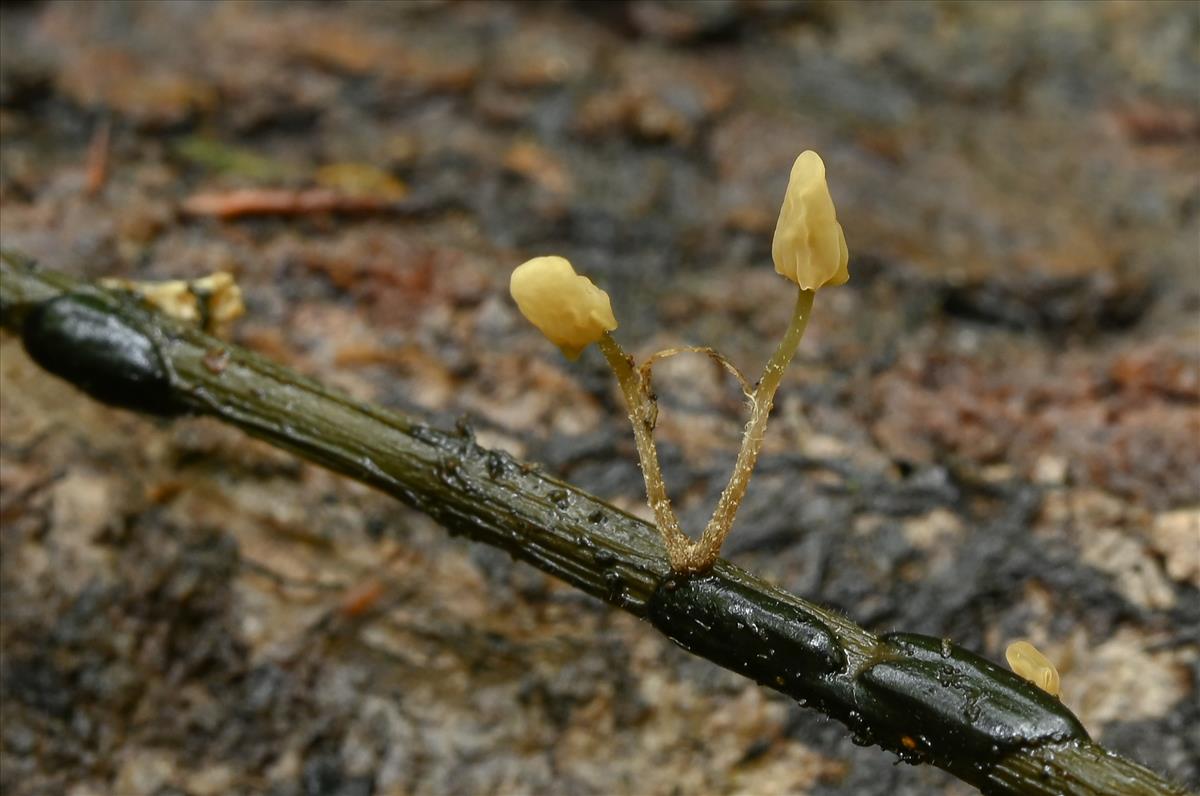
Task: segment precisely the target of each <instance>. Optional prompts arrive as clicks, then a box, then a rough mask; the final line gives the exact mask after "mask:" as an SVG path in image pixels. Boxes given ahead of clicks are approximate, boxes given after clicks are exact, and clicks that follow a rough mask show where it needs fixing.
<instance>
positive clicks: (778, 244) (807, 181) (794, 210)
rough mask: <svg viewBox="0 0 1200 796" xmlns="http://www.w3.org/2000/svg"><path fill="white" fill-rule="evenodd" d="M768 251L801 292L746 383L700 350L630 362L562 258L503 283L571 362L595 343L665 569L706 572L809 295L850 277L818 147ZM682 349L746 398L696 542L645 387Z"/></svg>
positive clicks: (610, 319)
mask: <svg viewBox="0 0 1200 796" xmlns="http://www.w3.org/2000/svg"><path fill="white" fill-rule="evenodd" d="M771 253H772V256H773V258H774V260H775V270H776V271H778V272H779V273H780V274H781V275H782V276H784V277H786V278H787V279H789V280H791V281H792V282H794V283H795V284H796V285H797V286H798V288H799V292H798V293H797V295H796V304H795V308H794V309H793V311H792V318H791V322H790V323H789V324H788V328H787V330H786V331H785V332H784V335H783V338H782V339H781V340H780V341H779V345H778V346H777V347H776V349H775V353H774V354H772V355H771V358H770V360H768V362H767V365H766V367H765V368H764V369H763V374H762V377H761V378H760V379H759V380H758V383H757V385H756V386H755V387H754V388H753V389H751V388H750V387H749V385H748V383H747V381H746V379H745V377H743V376H742V375H741V371H739V370H738V369H737V368H736V367H735V366H734V365H733V364H732V363H731V362H729V361H728V360H727V359H725V357H723V356H721V355H720V354H719V353H717V352H716V351H714V350H712V349H711V348H706V347H697V346H681V347H677V348H672V349H668V350H666V351H660V352H658V353H656V354H653V355H651V357H650V358H649V359H648V360H647V361H646V363H645V364H643V365H642V366H641V367H640V368H638V367H636V366H635V364H634V361H633V359H632V358H631V357H629V356H628V355H627V354H626V353H625V352H624V351H623V350H622V349H621V346H620V345H619V344H618V343H617V341H616V340H614V339H613V337H612V335H610V334H609V332H611V331H612V330H613V329H616V328H617V321H616V318H615V317H614V316H613V313H612V306H611V304H610V302H609V299H608V294H607V293H605V292H604V291H603V290H601V289H600V288H598V287H596V286H595V285H594V284H592V282H591V280H589V279H588V278H587V277H584V276H580V275H578V274H576V273H575V269H574V268H572V267H571V264H570V263H569V262H567V261H566V260H565V259H563V258H562V257H535V258H534V259H532V260H529V261H528V262H525V263H523V264H522V265H520V266H518V267H517V268H516V270H515V271H513V274H512V279H511V281H510V283H509V289H510V291H511V293H512V296H513V299H514V300H515V301H516V302H517V307H518V308H519V309H520V310H521V314H522V315H524V316H525V317H526V318H527V319H528V320H529V321H530V323H532V324H533V325H534V326H536V327H537V328H538V329H539V330H540V331H541V332H542V334H544V335H545V336H546V337H547V338H549V339H550V341H551V342H552V343H554V344H555V345H557V346H558V347H559V349H561V350H562V352H563V353H564V354H565V355H566V356H567V357H568V358H570V359H575V358H576V357H578V356H579V354H580V352H581V351H582V350H583V349H584V348H586V347H587V346H588V345H590V344H592V343H597V344H598V345H599V348H600V351H601V353H603V354H604V357H605V359H606V360H607V361H608V364H609V367H611V368H612V370H613V373H614V374H615V375H616V377H617V381H618V382H619V383H620V385H621V390H622V392H623V393H624V396H625V403H626V405H627V407H628V409H629V420H630V422H631V423H632V425H633V435H634V441H635V443H636V445H637V451H638V458H639V459H640V461H641V465H642V475H643V476H644V478H645V481H646V497H647V499H648V502H649V504H650V508H651V509H652V510H653V511H654V519H655V523H656V525H657V526H658V531H659V533H660V534H661V535H662V538H663V543H664V544H665V546H666V549H667V557H668V559H669V560H670V562H671V568H672V569H673V570H674V571H676V572H704V571H706V570H708V569H709V568H711V567H712V565H713V564H715V563H716V561H717V557H718V556H719V554H720V552H721V545H722V544H723V543H724V541H725V538H726V536H728V534H729V531H730V529H731V528H732V527H733V521H734V518H735V516H736V514H737V510H738V507H739V506H740V505H741V502H742V498H743V496H744V495H745V493H746V487H747V485H748V484H749V481H750V475H751V473H752V472H753V471H754V465H755V463H756V462H757V461H758V454H759V451H761V450H762V444H763V434H764V432H765V430H766V425H767V417H768V415H769V414H770V412H771V407H772V405H773V404H774V401H775V391H776V390H777V389H778V388H779V385H780V383H781V382H782V381H783V374H784V372H785V371H786V370H787V366H788V363H790V362H791V360H792V357H793V356H794V355H795V353H796V349H797V347H798V346H799V345H800V339H801V338H802V337H803V336H804V330H805V328H806V327H807V325H808V319H809V317H810V316H811V315H812V304H813V296H814V293H815V291H817V290H818V289H819V288H822V287H826V286H831V285H840V284H843V283H844V282H845V281H846V280H847V279H848V278H849V272H848V270H847V261H848V258H849V255H848V252H847V249H846V237H845V235H844V234H843V232H842V226H841V224H839V223H838V220H837V213H836V211H835V209H834V206H833V199H832V198H831V197H830V195H829V187H828V186H827V185H826V183H825V164H824V163H823V162H822V161H821V158H820V156H819V155H817V153H816V152H813V151H811V150H809V151H806V152H803V153H801V155H800V156H799V157H797V158H796V161H795V163H794V164H793V165H792V170H791V177H790V180H789V182H788V189H787V194H786V195H785V196H784V200H783V207H782V209H781V210H780V212H779V223H778V225H777V227H776V229H775V238H774V241H773V243H772V247H771ZM685 352H699V353H704V354H706V355H707V356H710V357H712V358H714V359H715V360H716V361H718V362H719V363H720V364H721V365H722V366H724V367H725V368H726V369H727V370H729V371H730V372H731V373H733V374H734V375H735V376H736V377H737V378H738V381H739V382H740V383H741V385H742V388H743V390H744V391H745V393H746V397H747V399H748V401H749V404H750V419H749V422H747V424H746V429H745V433H744V434H743V436H742V446H741V449H740V450H739V451H738V456H737V461H736V462H735V464H734V467H733V473H732V474H731V475H730V477H729V483H728V484H727V485H726V487H725V489H724V490H723V491H722V493H721V497H720V498H719V499H718V501H717V507H716V509H715V510H714V511H713V515H712V518H711V519H710V520H709V522H708V525H707V526H706V527H705V528H704V532H703V533H702V534H701V536H700V538H699V539H698V540H696V541H694V542H693V541H692V540H691V539H690V538H689V537H688V536H686V535H685V534H684V533H683V531H682V530H681V529H680V527H679V519H678V517H677V516H676V514H675V510H674V509H673V508H672V506H671V499H670V497H669V496H668V494H667V489H666V486H665V485H664V483H663V478H662V471H661V468H660V467H659V463H658V453H657V450H656V449H655V447H654V439H653V429H654V420H655V418H656V417H657V415H658V405H657V403H656V401H655V397H654V392H653V389H652V388H651V384H650V378H651V374H650V370H651V368H652V366H653V364H654V362H655V361H657V360H660V359H663V358H665V357H668V356H674V355H675V354H679V353H685Z"/></svg>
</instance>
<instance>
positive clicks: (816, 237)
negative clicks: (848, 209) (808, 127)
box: [771, 149, 850, 290]
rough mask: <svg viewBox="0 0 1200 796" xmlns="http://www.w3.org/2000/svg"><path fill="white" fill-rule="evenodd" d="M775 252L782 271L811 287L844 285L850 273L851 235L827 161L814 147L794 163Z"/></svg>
mask: <svg viewBox="0 0 1200 796" xmlns="http://www.w3.org/2000/svg"><path fill="white" fill-rule="evenodd" d="M771 257H772V259H774V260H775V270H776V271H777V272H778V273H779V274H781V275H783V276H785V277H787V278H788V279H790V280H792V281H793V282H795V283H796V284H797V285H799V286H800V287H801V288H803V289H805V290H816V289H817V288H821V287H824V286H826V285H841V284H844V283H845V282H846V280H847V279H849V278H850V273H849V271H847V270H846V264H847V262H848V260H849V253H848V251H847V249H846V236H845V233H843V232H842V225H841V224H839V223H838V221H837V211H836V210H835V209H834V206H833V198H832V197H831V196H830V195H829V186H828V185H827V184H826V183H825V164H824V162H822V160H821V156H820V155H818V154H817V153H816V152H813V151H812V150H811V149H810V150H806V151H804V152H801V153H800V156H799V157H798V158H796V162H795V163H793V164H792V174H791V178H790V179H789V180H788V187H787V193H786V194H785V195H784V197H783V207H781V208H780V210H779V222H778V223H777V224H776V225H775V238H774V240H773V241H772V242H771Z"/></svg>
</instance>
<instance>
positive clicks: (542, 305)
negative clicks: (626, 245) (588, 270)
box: [508, 257, 617, 359]
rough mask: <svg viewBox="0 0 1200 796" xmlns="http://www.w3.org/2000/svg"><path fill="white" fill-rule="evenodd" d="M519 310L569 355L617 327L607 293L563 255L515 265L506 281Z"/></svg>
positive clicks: (570, 356)
mask: <svg viewBox="0 0 1200 796" xmlns="http://www.w3.org/2000/svg"><path fill="white" fill-rule="evenodd" d="M508 289H509V292H511V293H512V297H513V300H514V301H516V302H517V307H518V309H520V310H521V314H522V315H524V316H525V318H526V319H527V320H528V321H529V322H530V323H532V324H533V325H534V326H536V327H537V328H538V330H539V331H541V333H542V334H544V335H546V337H547V338H548V339H549V340H550V342H552V343H554V344H555V345H556V346H558V347H559V349H561V350H562V352H563V354H564V355H565V356H566V357H567V358H568V359H576V358H577V357H578V356H579V353H580V352H581V351H583V349H584V348H586V347H587V346H588V345H590V344H592V343H594V342H596V341H597V340H599V339H600V337H601V336H602V335H603V334H604V333H605V332H611V331H612V330H613V329H616V328H617V319H616V318H615V317H614V316H613V311H612V303H611V302H610V301H609V299H608V294H607V293H605V292H604V291H603V290H601V289H600V288H598V287H596V286H595V285H594V284H592V280H590V279H588V278H587V277H586V276H580V275H579V274H576V273H575V269H574V268H572V267H571V263H569V262H568V261H567V260H566V259H564V258H562V257H534V258H533V259H532V260H529V261H528V262H525V263H522V264H521V265H518V266H517V268H516V270H514V271H513V272H512V279H511V280H510V281H509V285H508Z"/></svg>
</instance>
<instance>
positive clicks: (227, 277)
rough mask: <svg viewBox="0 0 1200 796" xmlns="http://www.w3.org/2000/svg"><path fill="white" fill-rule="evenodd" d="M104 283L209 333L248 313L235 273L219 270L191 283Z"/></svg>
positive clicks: (130, 281) (174, 280)
mask: <svg viewBox="0 0 1200 796" xmlns="http://www.w3.org/2000/svg"><path fill="white" fill-rule="evenodd" d="M100 284H101V285H103V286H104V287H107V288H110V289H113V290H124V291H126V292H129V293H133V294H135V295H137V296H139V297H140V298H142V299H143V300H144V301H146V302H148V303H150V304H152V305H153V306H154V307H155V308H156V309H157V310H158V311H159V312H162V313H165V314H167V315H170V316H171V317H172V318H176V319H178V320H181V321H184V322H185V323H194V324H197V325H199V326H201V327H202V328H204V329H205V331H210V332H217V331H221V330H223V329H224V328H225V327H226V326H228V325H229V324H231V323H232V322H233V321H235V320H237V319H238V318H240V317H241V316H242V315H243V314H244V313H245V311H246V305H245V304H244V303H243V301H242V289H241V288H240V287H238V284H237V282H236V281H235V280H234V278H233V274H230V273H228V272H227V271H217V272H216V273H213V274H210V275H208V276H205V277H201V278H200V279H193V280H191V281H187V280H183V279H171V280H168V281H166V282H138V281H133V280H129V279H115V278H114V279H101V280H100Z"/></svg>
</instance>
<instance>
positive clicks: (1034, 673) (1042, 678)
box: [1004, 641, 1062, 696]
mask: <svg viewBox="0 0 1200 796" xmlns="http://www.w3.org/2000/svg"><path fill="white" fill-rule="evenodd" d="M1004 657H1005V659H1006V660H1007V661H1008V665H1009V668H1011V669H1012V670H1013V671H1014V672H1015V673H1016V674H1018V675H1019V676H1021V677H1024V678H1025V679H1026V680H1028V681H1029V682H1031V683H1033V684H1034V685H1036V686H1037V687H1038V688H1040V689H1042V690H1043V691H1045V692H1046V693H1047V694H1051V695H1053V696H1058V695H1059V690H1060V687H1061V684H1062V683H1061V680H1060V679H1059V676H1058V669H1056V668H1054V664H1053V663H1051V662H1050V661H1049V660H1048V659H1047V658H1046V656H1045V655H1043V654H1042V653H1041V652H1040V651H1039V650H1038V648H1037V647H1035V646H1033V645H1032V644H1030V643H1029V642H1028V641H1014V642H1013V643H1012V644H1009V645H1008V649H1006V650H1005V651H1004Z"/></svg>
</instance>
